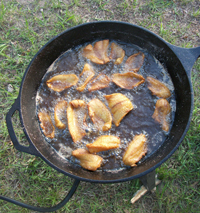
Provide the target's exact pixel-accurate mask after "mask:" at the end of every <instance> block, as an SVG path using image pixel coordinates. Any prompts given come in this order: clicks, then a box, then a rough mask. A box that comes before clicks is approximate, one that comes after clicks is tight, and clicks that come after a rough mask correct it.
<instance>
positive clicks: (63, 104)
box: [54, 100, 67, 129]
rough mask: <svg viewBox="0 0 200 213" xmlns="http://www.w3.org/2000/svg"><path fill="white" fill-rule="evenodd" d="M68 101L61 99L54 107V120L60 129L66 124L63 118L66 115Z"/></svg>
mask: <svg viewBox="0 0 200 213" xmlns="http://www.w3.org/2000/svg"><path fill="white" fill-rule="evenodd" d="M66 109H67V101H64V100H62V101H59V102H58V103H57V104H56V106H55V109H54V121H55V125H56V127H57V128H59V129H65V128H66V124H65V123H63V122H62V120H63V118H65V117H66Z"/></svg>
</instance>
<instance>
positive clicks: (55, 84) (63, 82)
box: [46, 74, 78, 92]
mask: <svg viewBox="0 0 200 213" xmlns="http://www.w3.org/2000/svg"><path fill="white" fill-rule="evenodd" d="M77 82H78V77H77V76H76V75H75V74H66V75H65V74H64V75H56V76H54V77H52V78H51V79H49V80H47V82H46V84H47V86H48V87H49V88H51V89H52V90H54V91H56V92H61V91H63V90H65V89H67V88H69V87H71V86H74V85H76V83H77Z"/></svg>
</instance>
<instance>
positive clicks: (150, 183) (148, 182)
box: [140, 170, 156, 191]
mask: <svg viewBox="0 0 200 213" xmlns="http://www.w3.org/2000/svg"><path fill="white" fill-rule="evenodd" d="M140 180H141V182H142V184H143V185H144V187H145V188H146V189H147V190H148V191H151V190H152V189H154V187H155V186H156V185H155V182H156V172H155V170H153V171H152V172H150V173H148V174H146V175H144V176H142V177H141V178H140Z"/></svg>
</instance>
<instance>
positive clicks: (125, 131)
mask: <svg viewBox="0 0 200 213" xmlns="http://www.w3.org/2000/svg"><path fill="white" fill-rule="evenodd" d="M111 42H113V41H110V44H111ZM114 42H115V41H114ZM116 43H118V44H119V45H120V46H121V47H122V48H123V49H124V50H125V54H126V55H125V57H124V60H123V62H122V63H121V64H120V65H115V64H114V63H113V61H110V62H108V63H107V64H105V65H98V64H95V63H92V62H90V61H89V60H88V59H86V58H84V57H83V56H82V50H83V48H84V47H85V46H86V45H87V44H83V45H81V46H78V47H76V48H74V49H70V50H68V51H66V52H65V53H63V54H62V55H61V56H60V57H59V58H58V59H56V61H55V62H54V63H53V64H52V65H51V66H50V67H49V69H48V71H47V72H46V74H45V75H44V77H43V80H42V82H41V85H40V87H39V89H38V92H37V98H36V105H37V110H36V113H37V114H38V113H39V112H40V111H41V110H45V111H47V112H49V114H50V116H51V119H52V122H53V124H55V122H54V108H55V105H56V104H57V103H58V102H59V101H60V100H65V101H67V102H68V104H69V102H70V101H72V100H76V99H81V100H83V101H85V103H86V104H88V103H89V101H91V100H92V99H94V98H98V99H99V100H101V101H102V102H103V103H104V104H105V105H106V106H107V107H108V104H107V102H106V99H105V97H104V96H105V95H108V94H112V93H122V94H124V95H125V96H126V97H128V98H129V99H130V101H131V102H132V104H133V106H134V109H133V110H132V111H131V112H129V113H128V114H127V115H126V116H125V117H124V118H123V119H122V121H121V123H120V125H119V126H118V127H116V126H115V125H114V124H112V127H111V129H110V130H108V131H105V132H103V131H99V130H98V129H97V128H96V127H95V125H94V124H93V123H92V121H91V119H90V118H89V116H88V114H87V117H86V123H87V126H85V125H83V126H82V128H84V130H85V132H86V135H85V136H84V137H83V139H82V140H81V141H80V142H77V143H74V142H73V141H72V138H71V135H70V133H69V130H68V128H66V129H64V130H63V129H62V130H61V129H58V128H56V129H55V137H54V138H53V139H49V138H45V139H46V140H47V142H48V143H50V144H51V145H52V147H53V148H54V149H56V150H57V151H58V153H59V154H61V155H62V156H64V157H65V158H66V159H67V160H69V161H70V162H72V163H75V164H77V163H78V160H76V159H75V158H74V157H73V156H71V152H72V151H73V150H75V149H78V148H85V147H86V144H88V143H92V142H93V141H94V140H95V139H96V138H97V137H98V136H101V135H115V136H118V137H119V138H120V140H121V144H120V147H119V148H117V149H114V150H109V151H105V152H99V153H97V154H98V155H100V156H101V157H103V159H104V162H103V165H102V167H101V169H103V170H115V169H117V170H119V169H122V168H124V167H125V166H124V164H123V161H122V157H123V154H124V152H125V150H126V148H127V146H128V144H129V143H130V142H131V141H132V139H133V138H134V136H135V135H137V134H141V133H143V134H145V135H146V137H147V154H146V156H145V157H144V158H142V160H141V161H143V160H144V159H146V158H148V157H149V156H150V155H152V154H153V153H154V152H155V151H156V150H157V149H158V148H159V147H160V146H161V145H162V143H163V142H164V141H165V139H166V137H167V133H166V132H164V131H163V130H162V128H161V125H160V124H159V123H157V122H155V120H154V119H153V118H152V115H153V113H154V109H155V104H156V101H157V100H158V97H156V96H153V95H152V94H151V91H150V90H148V88H147V83H146V82H145V83H143V84H141V85H139V86H138V87H136V88H134V89H131V90H126V89H122V88H120V87H118V86H117V85H115V84H114V83H112V82H111V83H110V86H109V87H108V88H104V89H101V90H97V91H93V92H89V91H88V90H87V88H88V85H87V87H86V89H85V90H84V91H83V92H78V91H77V90H76V86H73V87H71V88H68V89H66V90H64V91H62V92H55V91H53V90H51V89H49V88H48V87H47V85H46V81H47V80H48V79H50V78H52V77H53V76H55V75H58V74H71V73H73V74H76V75H77V76H79V75H80V73H81V72H82V70H83V67H84V65H85V63H90V64H91V65H92V66H93V69H94V72H95V76H94V78H95V77H96V76H97V75H99V74H100V73H104V74H106V75H107V76H108V77H111V75H112V74H114V73H124V72H126V71H125V69H124V64H125V61H126V60H127V58H128V57H129V56H131V55H133V54H135V53H137V52H138V51H142V52H143V53H144V55H145V59H144V63H143V65H142V67H141V68H140V70H139V71H138V74H141V75H142V76H143V77H144V78H145V79H146V77H147V76H151V77H153V78H156V79H158V80H159V81H161V82H163V83H165V84H166V85H167V87H168V88H169V89H170V91H171V94H172V95H171V97H170V98H168V99H167V100H168V102H169V103H170V105H171V109H172V110H171V113H170V115H169V116H168V120H169V123H170V127H171V126H172V123H173V119H174V114H175V110H176V107H175V106H176V101H175V94H174V86H173V83H172V81H171V78H170V76H169V74H168V73H167V71H166V70H165V68H164V67H163V66H162V64H160V62H159V61H157V60H156V59H155V58H154V57H153V56H152V55H150V54H149V53H148V52H147V51H145V50H143V49H140V48H139V47H138V46H135V45H132V44H126V43H120V42H116ZM109 51H110V49H109ZM108 55H109V53H108ZM79 82H80V81H79ZM108 109H109V108H108ZM79 116H81V118H80V120H83V116H84V115H79ZM63 120H65V119H63ZM66 123H67V119H66ZM141 161H140V162H141ZM140 162H139V163H140Z"/></svg>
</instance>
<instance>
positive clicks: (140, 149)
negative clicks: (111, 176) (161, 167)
mask: <svg viewBox="0 0 200 213" xmlns="http://www.w3.org/2000/svg"><path fill="white" fill-rule="evenodd" d="M146 153H147V148H146V136H145V135H144V134H140V135H135V137H134V138H133V140H132V141H131V142H130V144H129V145H128V147H127V150H126V151H125V153H124V156H123V162H124V164H125V165H127V166H137V165H136V163H137V162H138V161H139V160H140V159H141V158H142V157H143V156H144V155H145V154H146Z"/></svg>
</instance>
